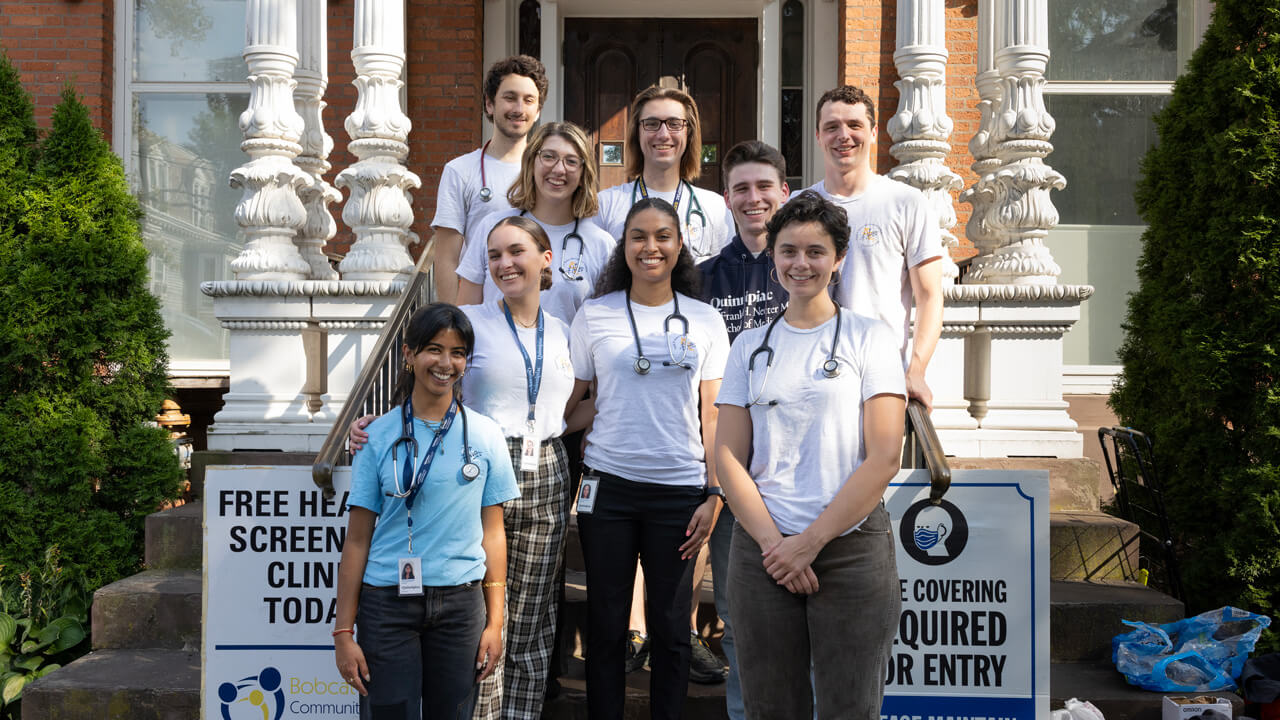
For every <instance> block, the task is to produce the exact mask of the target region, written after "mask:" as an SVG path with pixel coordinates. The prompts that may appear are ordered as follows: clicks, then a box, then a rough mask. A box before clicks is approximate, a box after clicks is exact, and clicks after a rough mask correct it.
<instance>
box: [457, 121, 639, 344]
mask: <svg viewBox="0 0 1280 720" xmlns="http://www.w3.org/2000/svg"><path fill="white" fill-rule="evenodd" d="M507 200H508V201H509V202H510V203H511V207H512V208H514V209H513V210H510V211H506V212H501V213H494V214H492V215H490V216H489V217H487V218H485V219H484V220H483V221H482V222H481V223H480V224H479V225H478V226H477V228H476V230H475V231H474V233H475V237H474V238H473V237H468V238H467V251H466V252H465V253H464V254H463V257H462V259H461V261H460V262H459V263H458V304H459V305H471V304H475V303H479V302H480V301H481V300H482V299H492V298H495V297H497V296H498V294H499V293H498V286H497V284H496V283H495V282H494V280H493V278H492V277H490V275H489V272H488V248H487V247H486V245H485V242H484V238H487V237H488V236H489V231H490V230H492V229H493V226H494V225H496V224H497V223H498V222H500V221H501V220H502V219H503V218H507V217H512V216H516V215H519V216H522V217H527V218H531V219H532V220H533V221H534V222H536V223H538V225H540V226H542V229H543V230H545V231H546V233H547V235H548V237H550V239H551V267H552V272H553V273H554V275H555V282H554V284H552V286H551V287H550V288H547V289H546V290H545V292H544V293H543V297H542V307H543V309H544V310H546V311H547V312H549V313H551V314H552V315H555V316H556V317H558V318H560V319H561V320H563V321H565V322H566V323H570V322H573V315H574V313H576V312H577V311H578V307H579V306H581V305H582V301H583V300H586V299H587V297H588V296H589V295H590V294H591V290H592V288H594V287H595V283H596V279H597V278H599V277H600V271H601V270H603V269H604V264H605V263H606V262H607V261H608V260H609V253H610V252H611V251H612V250H613V244H614V243H613V240H614V239H613V238H612V237H610V236H609V234H608V233H606V232H605V231H604V230H602V229H601V228H600V226H599V225H598V224H597V223H596V222H594V216H595V214H596V211H597V209H598V208H599V203H598V200H597V197H596V161H595V155H593V154H592V153H591V146H590V144H589V143H588V141H587V136H586V134H585V133H584V132H583V131H582V128H580V127H578V126H577V125H574V124H573V123H569V122H553V123H547V124H546V125H543V126H542V127H540V128H538V130H537V131H535V132H534V133H533V135H532V137H530V138H529V144H528V146H527V147H526V148H525V151H524V156H523V159H522V160H521V163H520V176H519V177H518V178H516V181H515V182H514V183H512V184H511V189H510V191H508V193H507ZM473 240H478V242H473Z"/></svg>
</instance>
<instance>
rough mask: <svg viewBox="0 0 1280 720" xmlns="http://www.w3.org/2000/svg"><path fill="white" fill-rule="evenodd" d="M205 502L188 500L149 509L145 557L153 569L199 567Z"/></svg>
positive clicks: (189, 568)
mask: <svg viewBox="0 0 1280 720" xmlns="http://www.w3.org/2000/svg"><path fill="white" fill-rule="evenodd" d="M203 523H204V503H202V502H199V501H197V502H189V503H187V504H185V505H179V506H178V507H175V508H170V509H168V510H162V511H160V512H156V513H151V514H150V515H148V516H147V521H146V545H145V555H144V558H145V561H146V565H147V567H148V568H150V569H152V570H168V569H171V568H181V569H186V570H199V569H200V566H201V564H202V563H203V562H204V556H203V555H204V552H203V547H202V544H203V543H204V525H203Z"/></svg>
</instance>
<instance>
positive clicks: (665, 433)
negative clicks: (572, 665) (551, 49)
mask: <svg viewBox="0 0 1280 720" xmlns="http://www.w3.org/2000/svg"><path fill="white" fill-rule="evenodd" d="M697 296H698V292H697V271H696V269H695V268H694V265H693V258H692V257H691V255H690V254H689V250H688V248H686V247H685V245H684V242H683V240H682V237H681V234H680V219H679V217H678V216H677V215H676V211H675V209H674V208H673V207H672V206H671V205H670V204H669V203H667V202H666V201H665V200H661V199H658V198H647V199H644V200H641V201H640V202H637V203H636V204H635V206H634V207H632V209H631V211H630V213H629V214H628V216H627V219H626V222H625V225H624V232H623V236H622V238H621V240H619V242H618V245H617V248H616V249H615V250H614V253H613V256H612V257H611V258H610V260H609V264H608V266H607V267H606V269H605V271H604V274H603V275H602V276H601V278H600V282H599V284H598V286H597V289H596V294H595V297H593V298H592V299H590V300H588V301H586V302H585V303H584V304H583V306H582V308H581V309H580V310H579V311H578V314H577V316H576V317H575V318H574V320H573V327H572V330H571V340H570V344H571V347H572V348H573V368H574V376H575V377H576V379H577V382H576V384H575V387H574V395H573V399H571V400H570V406H571V407H573V406H574V400H575V399H577V398H581V397H583V395H584V394H585V393H586V391H587V388H588V387H590V386H591V384H592V383H595V386H596V390H595V416H594V421H593V423H592V425H591V429H590V431H589V432H588V434H587V444H586V451H585V457H584V465H585V468H584V471H583V479H582V490H581V492H580V493H579V495H578V506H577V508H578V530H579V534H580V536H581V538H582V548H583V558H584V560H585V562H586V571H587V586H588V587H589V588H590V592H589V593H588V595H587V657H588V658H589V661H588V662H587V714H588V715H589V716H591V717H592V718H603V719H607V720H616V719H620V718H621V717H622V711H623V703H624V698H625V682H624V681H625V675H624V669H623V667H624V664H623V658H624V648H625V641H626V638H627V619H628V615H629V611H630V606H631V590H632V583H633V580H634V578H635V564H636V558H637V557H639V559H640V562H641V564H642V566H643V568H644V574H645V581H646V607H647V613H648V620H649V622H648V625H649V638H650V639H649V645H650V651H649V666H650V671H651V675H650V692H649V695H650V700H651V708H652V716H653V717H655V718H675V717H679V715H680V711H681V707H682V706H683V702H684V697H685V694H686V692H687V689H688V676H689V654H690V642H689V620H688V618H689V608H690V602H691V596H692V587H691V585H692V578H691V575H690V573H691V571H692V563H691V562H690V560H691V558H692V557H693V556H694V555H696V554H697V552H698V550H699V549H700V548H701V547H702V545H703V544H704V543H705V542H706V539H707V536H708V535H709V534H710V532H711V528H712V527H714V525H715V521H716V517H717V516H718V515H719V512H720V504H721V498H720V496H719V487H718V486H717V483H716V479H715V477H716V476H715V471H714V466H713V464H712V463H711V462H708V460H709V458H708V456H707V453H706V452H705V450H704V448H705V447H710V442H711V439H712V438H713V437H714V433H715V408H714V405H713V400H714V398H715V395H716V392H717V390H718V389H719V385H720V376H721V372H722V369H723V367H724V358H725V353H726V352H727V351H728V334H727V333H726V332H725V328H724V321H723V320H721V318H720V313H719V312H717V311H716V310H715V309H714V308H712V307H711V306H710V305H707V304H706V303H703V302H700V301H698V300H696V299H695V298H696V297H697Z"/></svg>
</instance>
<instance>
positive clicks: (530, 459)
mask: <svg viewBox="0 0 1280 720" xmlns="http://www.w3.org/2000/svg"><path fill="white" fill-rule="evenodd" d="M541 447H542V443H540V442H538V439H537V438H535V437H532V436H530V435H525V436H524V438H523V439H522V440H521V441H520V472H528V473H531V472H538V450H539V449H540V448H541Z"/></svg>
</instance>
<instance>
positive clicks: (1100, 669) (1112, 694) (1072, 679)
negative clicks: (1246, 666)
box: [1049, 663, 1244, 720]
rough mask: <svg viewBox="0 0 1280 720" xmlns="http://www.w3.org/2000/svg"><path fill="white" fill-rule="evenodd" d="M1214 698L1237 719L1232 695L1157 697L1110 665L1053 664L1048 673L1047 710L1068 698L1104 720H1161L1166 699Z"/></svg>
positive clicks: (1235, 699)
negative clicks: (1086, 704)
mask: <svg viewBox="0 0 1280 720" xmlns="http://www.w3.org/2000/svg"><path fill="white" fill-rule="evenodd" d="M1166 694H1167V695H1171V696H1187V695H1196V696H1199V695H1214V696H1217V697H1222V698H1227V699H1228V700H1230V701H1231V708H1232V717H1239V715H1240V712H1241V711H1242V710H1243V709H1244V701H1243V700H1241V699H1240V697H1239V696H1238V695H1236V694H1234V693H1229V692H1223V691H1220V690H1216V691H1214V692H1210V693H1157V692H1150V691H1147V690H1143V689H1142V688H1138V687H1134V686H1133V685H1130V684H1129V683H1127V682H1125V679H1124V676H1123V675H1121V674H1120V673H1119V672H1117V671H1116V669H1115V668H1114V667H1112V666H1111V665H1110V663H1108V664H1105V665H1099V664H1095V663H1054V664H1053V665H1052V666H1051V667H1050V669H1049V696H1050V700H1049V707H1050V708H1053V709H1055V710H1056V709H1059V708H1061V707H1062V706H1063V703H1064V702H1066V701H1067V700H1069V699H1071V698H1077V699H1079V700H1088V701H1089V702H1091V703H1093V704H1094V705H1095V706H1096V707H1097V708H1098V709H1099V710H1101V711H1102V715H1103V716H1104V717H1106V719H1107V720H1161V712H1162V703H1163V702H1164V699H1163V698H1164V696H1165V695H1166Z"/></svg>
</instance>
